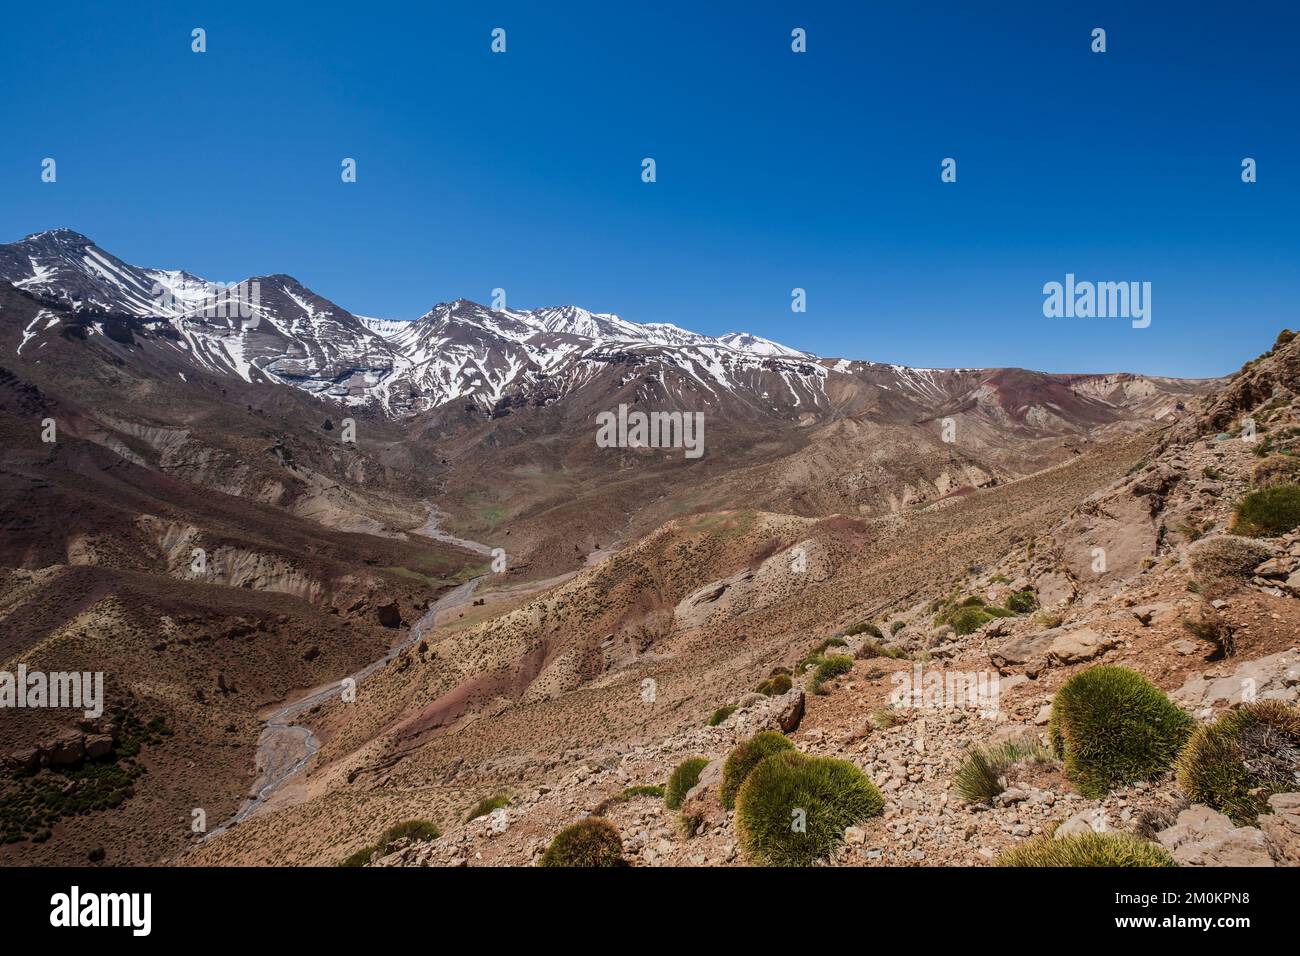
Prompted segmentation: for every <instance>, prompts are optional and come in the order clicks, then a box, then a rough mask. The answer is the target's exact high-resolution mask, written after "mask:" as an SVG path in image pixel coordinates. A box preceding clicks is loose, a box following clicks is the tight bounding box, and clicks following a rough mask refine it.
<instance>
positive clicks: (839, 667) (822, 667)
mask: <svg viewBox="0 0 1300 956" xmlns="http://www.w3.org/2000/svg"><path fill="white" fill-rule="evenodd" d="M851 670H853V658H852V657H850V656H849V655H847V654H836V655H834V656H832V657H827V658H823V660H822V662H821V663H820V664H818V665H817V669H816V670H815V671H813V676H812V679H811V680H810V681H808V689H809V690H810V691H812V692H813V693H814V694H825V693H826V691H825V690H823V689H822V685H823V684H825V683H826V682H827V681H828V680H832V679H834V678H836V677H839V676H840V675H841V674H847V673H848V672H849V671H851Z"/></svg>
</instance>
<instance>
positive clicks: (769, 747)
mask: <svg viewBox="0 0 1300 956" xmlns="http://www.w3.org/2000/svg"><path fill="white" fill-rule="evenodd" d="M782 750H794V744H792V743H790V741H789V740H788V739H787V738H786V736H785V735H784V734H781V733H777V732H776V731H775V730H765V731H763V732H762V733H759V734H755V735H754V736H753V737H750V738H749V739H748V740H742V741H741V742H740V743H738V744H736V746H735V747H734V748H733V749H732V751H731V753H729V754H728V755H727V762H726V763H724V764H723V765H722V788H721V790H720V792H719V796H720V797H721V799H722V805H723V806H724V807H726V808H727V809H728V810H731V809H733V808H734V807H735V805H736V794H737V793H738V792H739V791H740V785H741V784H742V783H744V782H745V778H746V777H747V776H749V772H750V771H751V770H753V769H754V768H755V767H757V766H758V763H759V761H761V760H763V759H764V758H765V757H770V756H771V755H772V754H774V753H779V752H781V751H782Z"/></svg>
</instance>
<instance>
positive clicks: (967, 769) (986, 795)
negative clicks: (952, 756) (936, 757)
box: [953, 740, 1050, 803]
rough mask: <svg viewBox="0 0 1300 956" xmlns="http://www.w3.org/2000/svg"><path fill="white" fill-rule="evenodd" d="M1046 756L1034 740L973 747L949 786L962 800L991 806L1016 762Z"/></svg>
mask: <svg viewBox="0 0 1300 956" xmlns="http://www.w3.org/2000/svg"><path fill="white" fill-rule="evenodd" d="M1049 757H1050V755H1049V754H1048V752H1047V751H1046V750H1045V749H1044V748H1043V747H1042V745H1040V744H1039V743H1038V741H1036V740H1023V741H1022V740H1008V741H1006V742H1005V743H1001V744H992V745H990V746H987V747H983V746H974V747H971V748H970V749H969V750H967V751H966V756H965V758H964V759H963V760H962V762H961V766H960V767H958V768H957V773H956V774H955V775H954V777H953V783H954V784H955V786H956V787H957V792H958V793H960V794H961V795H962V797H963V799H965V800H966V801H968V802H970V803H992V802H993V798H994V797H996V796H997V795H998V794H999V793H1001V792H1002V791H1003V790H1005V789H1006V788H1007V787H1006V780H1005V777H1006V773H1007V771H1008V770H1010V769H1011V768H1012V767H1013V766H1014V765H1015V764H1018V763H1027V762H1033V763H1041V762H1044V761H1046V760H1047V759H1048V758H1049Z"/></svg>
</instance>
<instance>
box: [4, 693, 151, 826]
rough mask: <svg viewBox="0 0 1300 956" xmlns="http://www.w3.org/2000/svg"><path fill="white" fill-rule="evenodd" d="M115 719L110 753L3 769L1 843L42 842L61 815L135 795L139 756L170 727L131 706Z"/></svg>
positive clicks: (107, 806)
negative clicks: (28, 769) (26, 769)
mask: <svg viewBox="0 0 1300 956" xmlns="http://www.w3.org/2000/svg"><path fill="white" fill-rule="evenodd" d="M114 719H115V721H116V723H117V724H118V727H119V730H118V737H117V740H116V741H115V743H114V752H113V754H112V755H111V756H110V757H106V758H103V759H100V760H87V761H85V762H84V763H82V764H81V765H79V766H75V767H60V768H57V769H54V768H52V769H48V770H38V771H37V772H36V773H34V774H25V773H18V772H14V773H8V774H0V845H4V844H6V843H18V842H20V841H22V840H32V841H33V842H36V843H40V842H43V841H45V840H48V839H49V838H50V837H51V836H53V830H52V828H53V827H54V825H55V824H57V823H58V822H59V821H61V820H64V819H66V818H68V817H76V816H81V815H83V814H87V813H93V812H95V811H97V810H114V809H116V808H117V807H120V806H121V805H122V804H123V803H125V802H126V801H127V800H129V799H130V798H131V797H133V796H135V783H136V781H137V780H138V779H139V778H140V777H141V776H143V775H144V773H145V768H144V767H142V766H141V765H140V764H138V763H137V762H136V760H135V758H136V757H138V756H139V754H140V752H141V750H143V749H144V748H145V747H146V746H151V745H155V744H158V743H160V742H161V741H162V740H163V739H164V738H166V737H169V736H171V733H172V731H171V729H170V728H169V727H168V726H167V725H166V723H165V722H163V720H162V719H161V718H153V719H151V720H149V721H148V722H144V721H141V720H140V719H139V718H137V717H136V716H135V714H133V713H131V712H130V711H123V712H119V713H117V714H116V715H115V717H114Z"/></svg>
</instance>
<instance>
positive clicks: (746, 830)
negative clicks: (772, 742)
mask: <svg viewBox="0 0 1300 956" xmlns="http://www.w3.org/2000/svg"><path fill="white" fill-rule="evenodd" d="M884 805H885V801H884V799H883V798H882V797H881V796H880V791H878V790H877V789H876V788H875V785H873V784H872V782H871V781H870V780H868V779H867V777H866V776H865V775H864V774H863V773H862V771H860V770H859V769H858V768H857V767H855V766H853V764H851V763H849V762H848V761H845V760H833V759H831V758H829V757H808V756H805V755H804V754H801V753H798V752H797V751H791V750H787V751H782V752H780V753H776V754H773V755H772V756H770V757H767V758H765V759H764V760H761V761H759V763H758V766H756V767H755V768H754V769H753V770H751V771H750V773H749V776H748V777H747V778H746V780H745V782H744V784H743V785H741V788H740V793H739V794H737V796H736V831H737V834H738V836H739V839H740V843H741V845H742V846H743V847H744V848H745V852H746V853H747V854H748V855H749V857H750V859H751V860H753V861H754V862H756V863H760V864H763V865H766V866H806V865H808V864H810V863H812V862H813V861H814V860H817V859H819V858H821V857H824V856H825V855H826V854H827V853H829V852H830V851H831V850H832V849H834V848H835V846H836V845H838V844H839V843H840V842H841V841H842V840H843V839H844V828H845V827H849V826H852V825H853V824H855V823H859V822H861V821H862V820H865V819H867V818H868V817H873V816H876V815H877V814H879V813H880V811H881V810H882V809H884Z"/></svg>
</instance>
